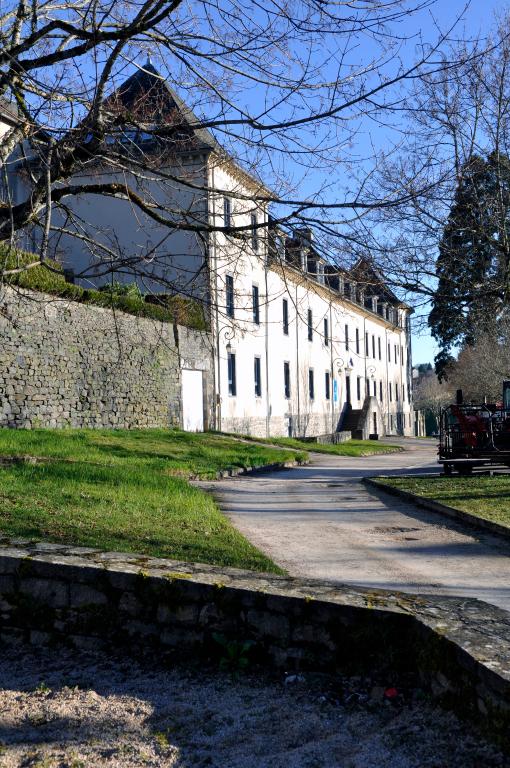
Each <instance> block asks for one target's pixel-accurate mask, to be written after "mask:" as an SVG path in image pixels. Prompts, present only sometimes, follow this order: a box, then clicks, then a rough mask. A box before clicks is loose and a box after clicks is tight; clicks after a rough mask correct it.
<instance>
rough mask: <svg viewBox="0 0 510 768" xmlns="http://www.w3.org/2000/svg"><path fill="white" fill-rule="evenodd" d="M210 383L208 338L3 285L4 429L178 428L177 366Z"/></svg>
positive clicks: (0, 405) (0, 415)
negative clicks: (196, 371)
mask: <svg viewBox="0 0 510 768" xmlns="http://www.w3.org/2000/svg"><path fill="white" fill-rule="evenodd" d="M182 367H186V368H194V369H196V370H201V371H203V382H204V414H205V427H207V426H209V425H210V424H211V408H212V404H213V396H212V391H213V381H212V363H211V343H210V338H209V336H208V334H207V333H205V332H201V331H196V330H192V329H189V328H185V327H183V326H177V325H174V326H172V325H170V324H168V323H160V322H157V321H154V320H150V319H146V318H138V317H134V316H132V315H128V314H125V313H122V312H113V311H112V310H109V309H103V308H101V307H93V306H90V305H83V304H78V303H76V302H72V301H67V300H62V299H59V298H55V297H54V296H47V295H45V294H40V293H35V292H31V291H17V290H14V289H13V288H10V287H7V288H4V289H3V290H2V293H1V296H0V426H4V427H21V428H33V427H106V428H108V427H119V428H134V427H167V426H181V423H182V413H181V368H182Z"/></svg>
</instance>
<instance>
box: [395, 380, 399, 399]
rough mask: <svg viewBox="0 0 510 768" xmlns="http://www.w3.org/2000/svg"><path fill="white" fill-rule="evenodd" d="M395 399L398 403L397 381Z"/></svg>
mask: <svg viewBox="0 0 510 768" xmlns="http://www.w3.org/2000/svg"><path fill="white" fill-rule="evenodd" d="M395 400H396V402H397V403H398V384H397V383H396V382H395Z"/></svg>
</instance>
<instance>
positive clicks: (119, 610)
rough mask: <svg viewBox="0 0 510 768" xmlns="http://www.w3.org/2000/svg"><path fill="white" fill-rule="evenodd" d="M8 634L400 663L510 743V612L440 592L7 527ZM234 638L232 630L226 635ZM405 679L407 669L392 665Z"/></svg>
mask: <svg viewBox="0 0 510 768" xmlns="http://www.w3.org/2000/svg"><path fill="white" fill-rule="evenodd" d="M0 544H1V549H0V638H1V639H2V640H4V641H20V640H25V641H26V640H29V641H31V642H33V643H37V644H38V643H53V642H63V643H68V644H72V645H73V646H76V647H78V648H85V649H96V648H100V647H108V646H114V647H115V649H117V650H118V649H121V648H124V649H126V650H127V651H131V652H136V653H149V654H152V655H154V654H159V655H160V656H164V655H170V656H171V657H187V656H192V657H193V658H196V657H197V656H200V655H202V656H206V657H209V658H211V657H213V656H221V654H222V653H225V652H227V653H228V652H229V650H230V651H231V655H232V657H233V658H234V660H235V657H236V654H242V653H244V651H243V650H242V646H241V643H243V642H244V641H247V640H249V641H251V643H252V645H251V647H250V650H249V651H246V652H247V653H249V654H250V655H251V657H252V661H253V662H261V663H264V664H271V665H273V666H275V667H278V668H284V669H286V670H289V669H292V668H294V669H306V668H311V669H314V670H325V671H330V672H332V671H336V670H342V671H348V672H350V673H353V672H356V671H359V672H363V671H370V672H373V671H374V670H377V671H378V672H379V673H381V672H387V671H388V672H389V671H393V672H396V673H401V674H404V675H406V676H411V677H412V678H414V679H417V678H418V679H419V680H420V681H421V684H422V685H423V684H424V685H427V686H428V688H429V689H430V691H431V692H432V693H433V694H434V695H435V696H436V697H437V698H438V699H439V700H440V701H442V702H444V703H446V704H447V705H449V706H454V707H455V708H456V709H457V710H458V711H459V712H461V713H462V714H464V715H467V716H471V717H473V718H474V719H476V721H477V723H479V724H482V725H484V726H485V728H486V730H487V731H488V732H489V733H491V734H492V735H493V736H494V737H496V738H497V739H498V740H499V741H500V743H502V744H503V745H504V746H507V747H509V746H510V736H509V734H510V614H508V613H506V612H505V611H502V610H500V609H498V608H495V607H494V606H490V605H488V604H485V603H482V602H478V601H477V600H472V599H465V598H458V599H457V598H428V597H424V596H420V597H416V596H413V595H408V594H403V593H387V592H382V591H377V590H365V589H361V588H348V587H342V586H339V585H338V584H335V583H332V582H325V581H307V580H303V579H296V578H288V577H278V576H270V575H266V574H254V573H247V572H244V571H240V570H235V569H220V568H215V567H213V566H204V565H190V564H188V563H182V562H175V561H171V560H158V559H151V558H144V557H138V556H135V555H133V556H129V555H125V554H118V553H101V552H98V551H96V550H91V549H82V548H72V547H65V546H62V545H51V544H38V545H36V544H34V545H31V546H28V545H27V544H26V543H23V542H19V541H8V540H6V539H3V540H2V541H1V542H0ZM218 638H220V639H221V643H219V642H218ZM391 679H394V678H391Z"/></svg>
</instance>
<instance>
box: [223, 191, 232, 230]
mask: <svg viewBox="0 0 510 768" xmlns="http://www.w3.org/2000/svg"><path fill="white" fill-rule="evenodd" d="M223 226H224V227H228V228H229V227H231V226H232V200H231V199H230V197H229V196H228V195H223Z"/></svg>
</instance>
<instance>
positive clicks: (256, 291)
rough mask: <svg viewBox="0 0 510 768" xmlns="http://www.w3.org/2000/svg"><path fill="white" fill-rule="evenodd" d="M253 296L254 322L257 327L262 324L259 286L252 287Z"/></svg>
mask: <svg viewBox="0 0 510 768" xmlns="http://www.w3.org/2000/svg"><path fill="white" fill-rule="evenodd" d="M251 296H252V300H253V322H254V323H255V325H259V324H260V309H259V287H258V285H252V287H251Z"/></svg>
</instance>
